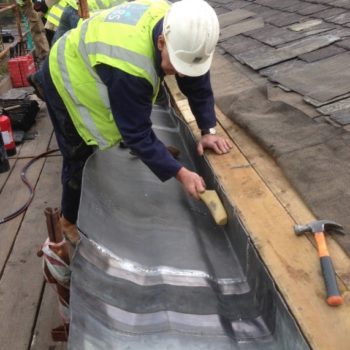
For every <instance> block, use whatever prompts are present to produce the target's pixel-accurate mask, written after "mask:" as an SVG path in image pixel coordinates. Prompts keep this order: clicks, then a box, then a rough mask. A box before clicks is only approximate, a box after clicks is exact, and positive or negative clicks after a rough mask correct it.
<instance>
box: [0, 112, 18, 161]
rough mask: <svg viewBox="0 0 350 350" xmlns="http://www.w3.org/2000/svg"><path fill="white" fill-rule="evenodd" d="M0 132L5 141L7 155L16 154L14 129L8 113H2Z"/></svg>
mask: <svg viewBox="0 0 350 350" xmlns="http://www.w3.org/2000/svg"><path fill="white" fill-rule="evenodd" d="M0 132H1V135H2V139H3V141H4V145H5V149H6V153H7V156H9V157H10V156H13V155H15V154H16V144H15V141H14V139H13V131H12V127H11V121H10V118H9V117H8V116H7V115H0Z"/></svg>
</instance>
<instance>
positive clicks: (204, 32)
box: [163, 0, 219, 77]
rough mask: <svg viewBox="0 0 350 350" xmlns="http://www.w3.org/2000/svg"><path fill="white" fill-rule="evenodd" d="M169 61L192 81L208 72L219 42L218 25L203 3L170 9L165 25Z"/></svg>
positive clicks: (189, 1)
mask: <svg viewBox="0 0 350 350" xmlns="http://www.w3.org/2000/svg"><path fill="white" fill-rule="evenodd" d="M163 35H164V38H165V42H166V46H167V49H168V53H169V59H170V62H171V64H172V65H173V66H174V68H175V70H176V71H177V72H178V73H180V74H184V75H187V76H190V77H196V76H200V75H203V74H205V73H206V72H208V70H209V68H210V65H211V62H212V59H213V55H214V50H215V46H216V44H217V42H218V39H219V21H218V17H217V15H216V13H215V11H214V10H213V8H212V7H211V6H210V5H209V4H208V3H207V2H205V1H204V0H181V1H178V2H175V3H174V4H172V5H171V7H170V10H169V12H168V13H167V14H166V16H165V18H164V23H163Z"/></svg>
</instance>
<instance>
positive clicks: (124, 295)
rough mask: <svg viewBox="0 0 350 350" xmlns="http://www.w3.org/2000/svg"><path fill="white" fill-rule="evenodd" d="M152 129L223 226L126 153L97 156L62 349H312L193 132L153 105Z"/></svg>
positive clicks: (86, 182)
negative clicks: (212, 201) (195, 178)
mask: <svg viewBox="0 0 350 350" xmlns="http://www.w3.org/2000/svg"><path fill="white" fill-rule="evenodd" d="M152 120H153V125H154V130H155V132H156V133H157V135H158V137H159V138H160V139H161V140H162V141H163V142H164V143H165V144H166V145H167V146H169V145H171V146H175V147H177V148H178V149H179V150H180V152H181V154H180V161H181V162H182V163H183V164H184V165H185V166H187V167H189V168H191V169H193V170H196V171H197V172H199V173H200V174H201V175H203V177H204V178H205V180H206V183H207V185H208V186H210V187H211V188H213V187H214V188H216V189H217V190H218V192H219V193H220V194H221V196H222V198H223V200H224V202H225V206H226V208H227V210H228V215H229V223H228V224H227V225H226V226H225V227H219V226H216V225H215V222H214V220H213V218H212V217H211V215H210V213H209V211H208V210H207V208H206V207H205V205H204V204H203V203H201V202H197V201H195V200H192V199H190V198H189V197H188V196H187V195H186V194H185V193H184V192H183V189H182V188H181V185H180V184H179V183H178V182H177V181H175V180H170V181H167V182H165V183H161V182H160V181H159V180H158V179H157V178H156V177H155V176H154V175H153V174H152V173H151V172H150V170H149V169H148V168H147V167H146V166H145V165H144V164H143V163H142V162H141V161H140V160H139V159H138V158H137V157H135V156H134V155H132V154H131V153H130V152H129V150H128V149H121V148H118V147H115V148H113V149H111V150H109V151H104V152H97V153H95V154H94V155H93V156H92V157H91V158H90V159H89V160H88V162H87V165H86V167H85V170H84V176H83V191H82V197H81V205H80V212H79V219H78V226H79V229H80V231H81V232H82V234H83V238H82V240H81V243H80V244H79V246H78V248H77V250H76V252H75V256H74V259H73V262H72V266H71V267H72V281H71V324H70V335H69V341H68V347H69V349H71V350H76V349H79V350H84V349H94V350H95V349H101V350H104V349H118V350H124V349H125V350H126V349H129V350H130V349H131V350H136V349H138V350H151V349H152V350H154V349H159V350H168V349H169V350H170V349H172V350H177V349H186V350H187V349H189V350H191V349H203V350H209V349H278V350H281V349H293V350H294V349H308V346H307V344H306V342H305V340H304V338H303V336H302V335H301V333H300V331H299V329H298V327H297V325H296V324H295V321H294V319H293V318H292V316H291V315H290V314H289V312H288V310H287V307H286V306H285V304H284V303H283V301H282V299H281V297H280V295H279V294H278V292H277V291H276V289H275V286H274V284H273V281H271V279H270V277H269V275H268V274H267V272H266V270H265V268H264V266H263V264H262V262H261V261H260V260H259V258H258V256H257V254H256V252H255V249H254V248H253V247H252V245H251V243H250V241H249V237H248V236H247V234H246V232H245V230H244V228H243V227H242V225H241V223H240V221H239V220H238V218H237V217H236V215H235V212H234V208H232V206H229V204H228V202H227V200H226V197H225V195H224V193H222V192H220V191H221V190H220V188H219V187H218V184H217V183H216V180H215V177H214V175H213V173H212V170H211V168H210V167H209V165H208V163H207V162H206V160H205V159H204V158H202V159H200V158H199V157H196V156H195V142H194V138H193V135H192V134H191V133H190V131H189V130H188V128H187V127H186V126H185V125H184V124H183V123H182V122H181V121H180V120H178V119H177V117H176V116H175V115H174V113H173V111H172V110H170V109H162V108H160V107H158V106H155V107H154V110H153V114H152ZM286 344H287V345H286ZM288 344H290V345H288Z"/></svg>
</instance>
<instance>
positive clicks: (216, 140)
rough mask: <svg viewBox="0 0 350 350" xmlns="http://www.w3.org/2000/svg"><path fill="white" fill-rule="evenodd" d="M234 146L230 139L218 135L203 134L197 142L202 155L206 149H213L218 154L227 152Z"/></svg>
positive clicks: (198, 150) (199, 152)
mask: <svg viewBox="0 0 350 350" xmlns="http://www.w3.org/2000/svg"><path fill="white" fill-rule="evenodd" d="M232 147H233V145H232V143H231V141H230V140H228V139H226V138H224V137H221V136H218V135H210V134H207V135H203V136H202V137H201V139H200V140H199V141H198V144H197V152H198V154H199V155H200V156H202V155H203V154H204V150H205V149H211V150H213V151H214V152H215V153H216V154H225V153H228V152H230V149H231V148H232Z"/></svg>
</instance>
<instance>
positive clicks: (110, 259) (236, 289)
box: [79, 237, 250, 295]
mask: <svg viewBox="0 0 350 350" xmlns="http://www.w3.org/2000/svg"><path fill="white" fill-rule="evenodd" d="M79 254H80V255H81V256H82V257H83V258H84V259H85V260H87V261H88V262H90V263H91V264H93V265H95V266H96V267H99V268H101V269H103V270H105V273H106V274H108V275H110V276H113V277H116V278H121V279H124V280H127V281H129V282H133V283H135V284H138V285H140V286H153V285H159V284H169V285H175V286H185V287H210V286H212V285H213V283H215V284H217V286H218V288H219V290H220V292H221V293H222V294H224V295H231V294H244V293H248V292H249V290H250V288H249V285H248V283H247V281H246V280H242V279H237V278H236V279H234V278H218V279H215V278H213V276H211V275H209V274H208V273H206V272H204V271H199V270H189V269H177V268H174V267H170V266H157V267H146V266H144V265H141V264H139V263H137V262H134V261H131V260H128V259H122V258H120V257H118V256H117V255H115V254H113V253H111V252H110V251H109V250H108V249H106V248H105V247H102V246H101V245H99V244H97V243H96V242H94V241H92V240H89V239H87V238H85V237H83V238H82V240H81V241H80V243H79Z"/></svg>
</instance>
